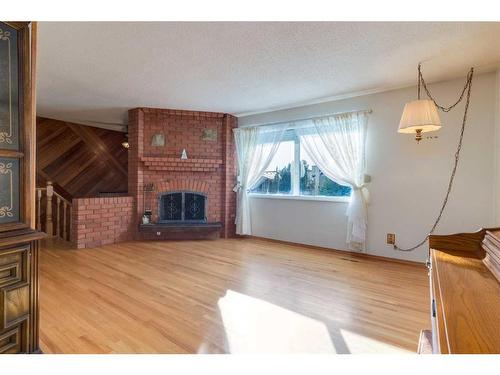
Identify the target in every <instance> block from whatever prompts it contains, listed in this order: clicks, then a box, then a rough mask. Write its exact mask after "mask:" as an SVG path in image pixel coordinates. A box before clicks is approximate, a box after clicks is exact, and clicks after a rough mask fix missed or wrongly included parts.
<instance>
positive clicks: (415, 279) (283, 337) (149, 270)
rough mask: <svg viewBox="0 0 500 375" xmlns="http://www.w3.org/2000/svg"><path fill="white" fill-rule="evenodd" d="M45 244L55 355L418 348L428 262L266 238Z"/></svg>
mask: <svg viewBox="0 0 500 375" xmlns="http://www.w3.org/2000/svg"><path fill="white" fill-rule="evenodd" d="M64 247H65V246H63V245H61V244H60V243H57V242H55V243H50V242H47V243H45V244H44V245H43V246H42V252H41V292H40V304H41V333H40V336H41V348H42V350H43V351H44V352H45V353H226V352H231V353H239V352H271V353H282V352H285V353H297V352H302V353H303V352H330V353H360V352H393V351H397V352H401V351H410V352H415V351H416V349H417V341H418V337H419V331H420V329H423V328H429V327H430V322H429V319H428V281H427V271H426V269H425V267H424V266H423V265H416V264H404V263H397V262H391V261H384V260H380V259H374V258H369V257H361V256H354V255H350V254H348V253H342V252H334V251H328V250H319V249H310V248H305V247H301V246H296V245H287V244H280V243H274V242H269V241H265V240H258V239H231V240H215V241H182V242H126V243H120V244H115V245H107V246H103V247H100V248H95V249H87V250H67V249H65V248H64Z"/></svg>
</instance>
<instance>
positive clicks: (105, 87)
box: [37, 22, 500, 128]
mask: <svg viewBox="0 0 500 375" xmlns="http://www.w3.org/2000/svg"><path fill="white" fill-rule="evenodd" d="M499 39H500V23H474V22H469V23H453V22H443V23H434V22H421V23H416V22H395V23H391V22H378V23H376V22H265V23H256V22H225V23H217V22H200V23H194V22H186V23H178V22H152V23H150V22H40V23H39V47H38V48H39V55H38V98H37V100H38V114H39V115H40V116H43V117H50V118H55V119H59V120H65V121H72V122H77V123H83V124H87V125H94V126H95V125H97V124H100V125H102V126H104V127H106V126H108V127H110V128H112V127H113V126H115V125H114V124H126V122H127V110H128V109H130V108H134V107H141V106H144V107H159V108H178V109H187V110H190V109H191V110H200V111H216V112H227V113H232V114H235V115H243V114H250V113H259V112H266V111H270V110H273V109H278V108H287V107H293V106H298V105H304V104H309V103H313V102H320V101H326V100H329V99H332V98H335V97H340V96H348V95H350V94H353V93H360V92H374V91H383V90H386V89H390V88H396V87H403V86H409V85H412V84H416V73H415V68H416V66H417V64H418V62H423V66H422V69H423V70H424V72H425V75H426V77H427V79H428V81H429V82H436V81H442V80H446V79H451V78H456V77H460V76H463V75H464V73H466V72H467V70H468V68H469V67H470V66H476V67H478V70H477V71H478V73H481V69H483V70H488V69H490V70H491V69H493V67H494V66H496V65H497V64H498V63H499V62H500V49H498V48H493V46H496V45H497V44H498V40H499ZM115 127H116V126H115Z"/></svg>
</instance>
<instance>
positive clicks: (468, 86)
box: [394, 64, 474, 251]
mask: <svg viewBox="0 0 500 375" xmlns="http://www.w3.org/2000/svg"><path fill="white" fill-rule="evenodd" d="M473 75H474V68H471V69H470V70H469V73H468V74H467V80H466V82H465V86H464V88H463V90H462V93H461V94H460V97H459V98H458V100H457V101H456V102H455V103H454V104H452V105H450V106H449V107H443V106H440V105H439V104H437V103H436V101H435V100H434V98H433V97H432V95H431V93H430V92H429V89H428V88H427V84H426V83H425V80H424V77H423V75H422V71H421V69H420V64H418V98H419V99H420V83H422V86H423V88H424V90H425V93H426V94H427V96H428V97H429V99H431V100H432V101H433V102H434V104H435V105H436V107H438V108H439V109H440V110H442V111H443V112H449V111H450V110H452V109H453V108H454V107H455V106H457V104H458V103H460V102H461V101H462V99H463V98H464V95H465V92H466V91H467V97H466V102H465V109H464V117H463V119H462V128H461V129H460V138H459V140H458V146H457V151H456V152H455V162H454V165H453V169H452V171H451V175H450V180H449V182H448V189H447V190H446V195H445V197H444V200H443V203H442V205H441V209H440V210H439V214H438V216H437V218H436V220H435V221H434V224H433V225H432V228H431V230H430V231H429V234H428V235H427V236H426V237H425V238H424V239H423V240H422V241H420V242H419V243H418V244H416V245H415V246H412V247H409V248H401V247H399V246H397V245H396V244H394V249H395V250H399V251H413V250H415V249H416V248H418V247H420V246H422V245H423V244H424V243H425V242H426V241H427V240H428V239H429V236H430V235H431V234H433V233H434V231H435V230H436V227H437V226H438V224H439V222H440V221H441V217H442V216H443V212H444V209H445V208H446V205H447V203H448V198H449V197H450V193H451V189H452V187H453V181H454V180H455V174H456V172H457V167H458V161H459V159H460V151H461V150H462V142H463V138H464V131H465V123H466V121H467V112H468V110H469V103H470V93H471V88H472V76H473Z"/></svg>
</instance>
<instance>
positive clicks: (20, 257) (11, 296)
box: [0, 244, 31, 345]
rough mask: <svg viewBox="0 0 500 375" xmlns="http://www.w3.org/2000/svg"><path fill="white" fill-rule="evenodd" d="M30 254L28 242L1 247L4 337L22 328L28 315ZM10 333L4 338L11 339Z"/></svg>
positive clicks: (0, 298)
mask: <svg viewBox="0 0 500 375" xmlns="http://www.w3.org/2000/svg"><path fill="white" fill-rule="evenodd" d="M30 257H31V248H30V245H29V244H23V245H18V246H14V247H8V248H0V332H2V335H4V336H5V335H8V333H9V332H11V330H16V329H21V328H19V327H24V323H25V322H26V321H28V320H29V317H30V307H31V306H30V276H31V275H30ZM15 327H18V328H15ZM18 334H19V332H18ZM12 335H14V333H13V332H11V336H9V337H10V338H8V337H4V338H3V340H4V341H5V340H7V339H8V340H13V337H14V336H12ZM6 345H7V344H6Z"/></svg>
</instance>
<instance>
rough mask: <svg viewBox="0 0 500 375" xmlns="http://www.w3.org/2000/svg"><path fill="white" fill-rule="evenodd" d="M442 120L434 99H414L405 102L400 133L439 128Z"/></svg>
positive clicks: (423, 131) (428, 130)
mask: <svg viewBox="0 0 500 375" xmlns="http://www.w3.org/2000/svg"><path fill="white" fill-rule="evenodd" d="M440 127H441V120H440V119H439V115H438V112H437V108H436V105H435V104H434V102H433V101H432V100H429V99H422V100H414V101H412V102H408V103H406V104H405V108H404V110H403V115H402V116H401V121H400V122H399V129H398V132H399V133H416V132H417V133H420V132H422V133H425V132H431V131H434V130H438V129H439V128H440Z"/></svg>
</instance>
